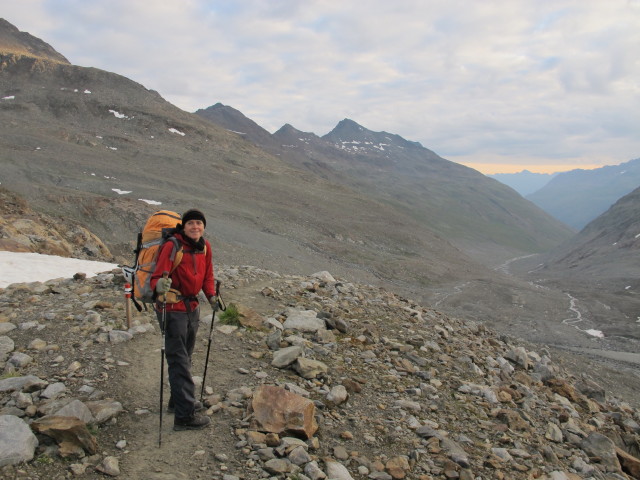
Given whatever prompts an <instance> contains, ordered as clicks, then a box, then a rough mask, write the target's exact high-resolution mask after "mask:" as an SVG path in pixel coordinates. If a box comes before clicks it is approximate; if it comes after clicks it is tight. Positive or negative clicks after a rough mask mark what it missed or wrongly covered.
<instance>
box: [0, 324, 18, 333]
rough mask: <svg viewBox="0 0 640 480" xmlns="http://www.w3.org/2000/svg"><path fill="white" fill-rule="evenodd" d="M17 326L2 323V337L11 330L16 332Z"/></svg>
mask: <svg viewBox="0 0 640 480" xmlns="http://www.w3.org/2000/svg"><path fill="white" fill-rule="evenodd" d="M16 328H18V327H16V326H15V324H13V323H11V322H0V335H4V334H5V333H9V332H10V331H11V330H15V329H16Z"/></svg>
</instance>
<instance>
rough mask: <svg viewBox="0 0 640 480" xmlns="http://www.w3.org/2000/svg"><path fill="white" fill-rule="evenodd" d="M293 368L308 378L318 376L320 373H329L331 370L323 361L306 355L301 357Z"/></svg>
mask: <svg viewBox="0 0 640 480" xmlns="http://www.w3.org/2000/svg"><path fill="white" fill-rule="evenodd" d="M293 368H294V369H295V371H296V372H298V375H300V376H301V377H302V378H306V379H307V380H311V379H312V378H316V377H317V376H318V375H321V374H323V373H327V371H328V370H329V367H328V366H327V365H326V364H324V363H322V362H321V361H319V360H312V359H310V358H305V357H299V358H298V359H297V360H296V363H295V365H294V367H293Z"/></svg>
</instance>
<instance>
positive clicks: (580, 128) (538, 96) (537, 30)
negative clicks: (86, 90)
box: [0, 0, 640, 173]
mask: <svg viewBox="0 0 640 480" xmlns="http://www.w3.org/2000/svg"><path fill="white" fill-rule="evenodd" d="M0 5H1V7H2V10H1V12H2V13H1V16H2V18H4V19H6V20H7V21H9V22H10V23H12V24H13V25H15V26H16V27H17V28H18V29H19V30H21V31H27V32H29V33H31V34H32V35H34V36H36V37H38V38H41V39H42V40H44V41H45V42H47V43H49V44H50V45H51V46H53V47H54V48H55V49H56V50H57V51H58V52H59V53H61V54H62V55H64V56H65V57H66V58H67V59H68V60H69V61H70V62H71V63H73V64H75V65H80V66H86V67H96V68H100V69H103V70H107V71H111V72H115V73H118V74H121V75H124V76H126V77H128V78H130V79H132V80H134V81H136V82H139V83H141V84H142V85H144V86H145V87H147V88H149V89H153V90H156V91H158V92H159V93H160V94H161V95H162V96H163V97H164V98H165V99H166V100H168V101H169V102H171V103H173V104H174V105H176V106H178V107H180V108H182V109H184V110H187V111H190V112H193V111H195V110H197V109H199V108H206V107H208V106H211V105H214V104H216V103H218V102H220V103H223V104H224V105H229V106H231V107H233V108H235V109H237V110H240V111H241V112H242V113H243V114H244V115H246V116H247V117H249V118H250V119H252V120H254V121H255V122H257V123H258V124H259V125H261V126H262V127H264V128H265V129H267V130H268V131H270V132H272V133H273V132H275V131H276V130H277V129H279V128H280V127H281V126H282V125H284V124H286V123H289V124H291V125H293V126H294V127H295V128H297V129H299V130H302V131H305V132H313V133H315V134H317V135H320V136H322V135H325V134H326V133H328V132H329V131H331V130H332V129H333V128H334V127H335V126H336V124H337V123H338V122H339V121H340V120H342V119H344V118H350V119H352V120H354V121H356V122H357V123H359V124H360V125H362V126H363V127H365V128H367V129H369V130H373V131H377V132H378V131H386V132H390V133H395V134H398V135H401V136H402V137H404V138H405V139H407V140H412V141H418V142H420V143H421V144H422V145H423V146H424V147H426V148H429V149H431V150H433V151H435V152H436V153H437V154H439V155H440V156H442V157H444V158H446V159H448V160H451V161H454V162H458V163H462V164H465V165H468V166H471V167H472V168H476V169H477V170H480V171H482V172H483V173H511V172H517V171H521V170H523V169H527V170H529V171H532V172H540V173H550V172H557V171H566V170H572V169H575V168H587V169H588V168H597V167H600V166H603V165H615V164H620V163H623V162H626V161H629V160H632V159H635V158H638V157H640V135H639V132H640V128H639V127H640V55H638V53H637V52H640V28H638V27H639V26H640V0H606V1H605V0H509V1H504V0H482V1H474V0H429V1H423V0H398V1H396V2H390V1H389V0H363V1H353V0H351V1H349V0H305V1H301V0H299V1H294V0H268V1H267V0H243V1H241V2H240V1H228V0H227V1H218V0H182V1H176V0H173V1H165V0H158V1H154V2H149V1H148V0H20V1H15V0H0Z"/></svg>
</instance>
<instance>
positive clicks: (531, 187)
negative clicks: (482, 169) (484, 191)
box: [487, 170, 558, 197]
mask: <svg viewBox="0 0 640 480" xmlns="http://www.w3.org/2000/svg"><path fill="white" fill-rule="evenodd" d="M556 175H558V172H556V173H533V172H530V171H529V170H522V171H521V172H518V173H494V174H492V175H487V177H490V178H495V179H496V180H498V181H499V182H500V183H504V184H505V185H507V186H508V187H511V188H513V189H514V190H515V191H516V192H518V193H519V194H520V195H522V196H523V197H526V196H527V195H529V194H531V193H534V192H536V191H538V190H540V189H541V188H542V187H544V186H545V185H546V184H547V183H549V181H550V180H551V179H552V178H553V177H555V176H556Z"/></svg>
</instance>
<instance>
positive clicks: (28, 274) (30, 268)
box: [0, 251, 118, 288]
mask: <svg viewBox="0 0 640 480" xmlns="http://www.w3.org/2000/svg"><path fill="white" fill-rule="evenodd" d="M0 265H2V276H0V288H6V287H7V286H8V285H11V284H12V283H31V282H46V281H47V280H52V279H54V278H73V276H74V275H75V274H76V273H86V274H87V277H93V276H94V275H96V274H98V273H102V272H110V271H111V270H113V269H114V268H118V265H117V264H114V263H104V262H93V261H90V260H79V259H77V258H64V257H57V256H54V255H42V254H40V253H30V252H27V253H14V252H4V251H0Z"/></svg>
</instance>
